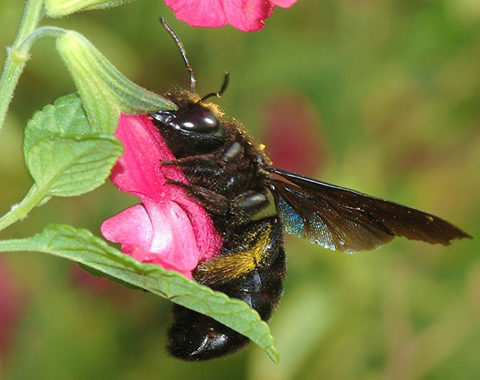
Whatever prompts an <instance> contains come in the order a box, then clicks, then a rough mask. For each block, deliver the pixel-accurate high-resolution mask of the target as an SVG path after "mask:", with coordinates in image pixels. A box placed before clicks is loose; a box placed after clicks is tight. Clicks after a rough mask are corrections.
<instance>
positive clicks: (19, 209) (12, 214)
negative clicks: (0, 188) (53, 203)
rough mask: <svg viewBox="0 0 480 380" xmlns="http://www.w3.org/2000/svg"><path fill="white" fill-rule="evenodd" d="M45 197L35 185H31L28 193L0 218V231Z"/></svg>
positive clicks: (24, 215)
mask: <svg viewBox="0 0 480 380" xmlns="http://www.w3.org/2000/svg"><path fill="white" fill-rule="evenodd" d="M44 198H45V193H44V192H42V191H39V189H38V187H37V186H36V185H33V186H32V188H31V189H30V191H29V192H28V194H27V195H26V196H25V198H23V199H22V201H21V202H20V203H18V204H16V205H14V206H13V207H12V208H11V210H10V211H9V212H8V213H6V214H5V215H4V216H2V217H1V218H0V231H2V230H3V229H5V228H7V227H8V226H9V225H10V224H13V223H15V222H16V221H17V220H20V219H23V218H25V217H26V216H27V214H28V213H29V212H30V211H31V210H32V209H33V208H34V207H35V206H37V205H38V204H40V203H41V202H42V201H43V199H44Z"/></svg>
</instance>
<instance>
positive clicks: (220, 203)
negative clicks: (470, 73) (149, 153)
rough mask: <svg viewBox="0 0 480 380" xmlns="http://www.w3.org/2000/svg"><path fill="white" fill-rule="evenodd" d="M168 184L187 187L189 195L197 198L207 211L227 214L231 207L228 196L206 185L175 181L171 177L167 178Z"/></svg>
mask: <svg viewBox="0 0 480 380" xmlns="http://www.w3.org/2000/svg"><path fill="white" fill-rule="evenodd" d="M165 183H166V184H168V185H175V186H179V187H181V188H183V189H185V190H186V191H187V192H188V193H189V195H190V196H191V197H192V198H194V199H195V200H197V201H198V202H199V203H200V204H201V205H202V206H203V207H205V208H206V209H207V211H209V212H211V213H214V214H219V215H225V214H226V213H227V212H228V211H229V209H230V201H229V200H228V198H227V197H225V196H223V195H221V194H218V193H216V192H215V191H212V190H209V189H207V188H205V187H201V186H195V185H187V184H185V183H183V182H180V181H175V180H172V179H170V178H167V179H166V181H165Z"/></svg>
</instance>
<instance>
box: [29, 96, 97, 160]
mask: <svg viewBox="0 0 480 380" xmlns="http://www.w3.org/2000/svg"><path fill="white" fill-rule="evenodd" d="M94 132H95V131H94V130H93V129H92V127H91V126H90V124H89V122H88V119H87V117H86V115H85V111H84V110H83V107H82V101H81V100H80V98H79V97H78V96H77V95H75V94H70V95H66V96H62V97H61V98H58V99H57V100H55V101H54V103H53V104H49V105H46V106H45V107H43V108H42V110H41V111H39V112H36V113H35V115H33V117H32V118H31V119H30V121H29V122H28V124H27V127H26V128H25V139H24V142H23V151H24V153H25V154H26V153H27V152H28V151H29V150H30V148H31V147H32V145H33V144H35V143H37V142H38V141H39V140H42V139H43V138H45V137H52V136H61V137H63V136H73V135H76V136H79V135H88V134H92V133H94Z"/></svg>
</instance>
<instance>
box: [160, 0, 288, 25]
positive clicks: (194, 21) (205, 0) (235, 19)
mask: <svg viewBox="0 0 480 380" xmlns="http://www.w3.org/2000/svg"><path fill="white" fill-rule="evenodd" d="M296 1H297V0H195V1H193V0H165V3H166V4H167V5H168V6H169V7H170V8H171V9H172V10H173V12H175V16H177V18H178V19H179V20H182V21H185V22H186V23H187V24H190V25H192V26H203V27H219V26H225V25H227V24H230V25H232V26H233V27H235V28H237V29H240V30H243V31H244V32H254V31H256V30H260V29H262V28H263V27H264V26H265V23H264V22H263V20H264V19H266V18H268V17H270V15H271V14H272V12H273V7H274V6H275V5H276V6H279V7H282V8H288V7H290V6H292V5H293V4H294V3H295V2H296Z"/></svg>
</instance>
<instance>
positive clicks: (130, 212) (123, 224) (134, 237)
mask: <svg viewBox="0 0 480 380" xmlns="http://www.w3.org/2000/svg"><path fill="white" fill-rule="evenodd" d="M100 232H101V233H102V235H103V236H104V237H105V239H107V240H110V241H111V242H114V243H122V244H129V245H132V246H138V247H149V246H150V242H151V240H152V236H153V228H152V223H151V221H150V218H149V216H148V214H147V211H146V210H145V207H144V206H143V205H136V206H133V207H130V208H127V209H126V210H123V211H122V212H120V213H118V214H117V215H115V216H112V217H111V218H109V219H107V220H105V221H104V222H103V223H102V225H101V227H100Z"/></svg>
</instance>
